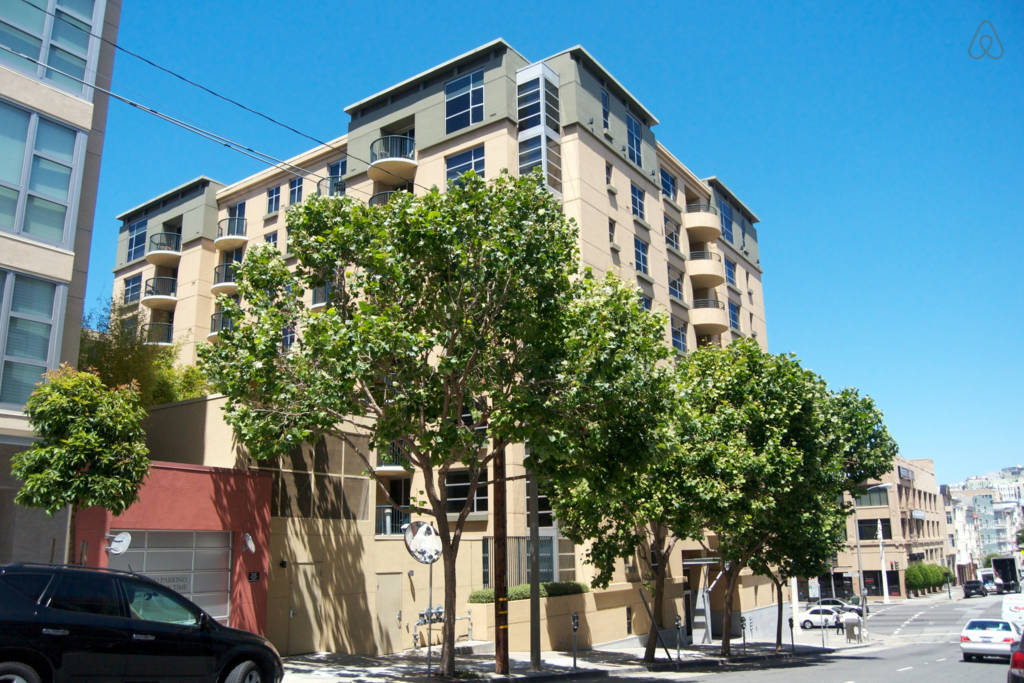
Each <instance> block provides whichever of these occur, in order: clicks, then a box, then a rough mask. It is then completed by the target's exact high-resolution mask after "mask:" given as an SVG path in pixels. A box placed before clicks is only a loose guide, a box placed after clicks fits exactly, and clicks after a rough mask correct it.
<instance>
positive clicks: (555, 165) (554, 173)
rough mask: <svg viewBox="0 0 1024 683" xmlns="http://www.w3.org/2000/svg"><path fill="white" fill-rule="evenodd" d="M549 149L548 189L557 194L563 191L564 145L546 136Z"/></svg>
mask: <svg viewBox="0 0 1024 683" xmlns="http://www.w3.org/2000/svg"><path fill="white" fill-rule="evenodd" d="M544 137H545V140H546V144H547V148H548V154H547V157H548V169H547V170H548V174H547V178H548V187H550V188H551V189H552V190H554V191H556V192H561V191H562V145H561V144H560V143H558V142H556V141H555V140H553V139H552V138H551V136H547V135H546V136H544Z"/></svg>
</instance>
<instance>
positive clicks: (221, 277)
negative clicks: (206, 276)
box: [210, 263, 238, 294]
mask: <svg viewBox="0 0 1024 683" xmlns="http://www.w3.org/2000/svg"><path fill="white" fill-rule="evenodd" d="M237 291H238V283H237V282H235V264H234V263H222V264H220V265H219V266H217V267H216V268H214V269H213V285H212V286H211V287H210V292H211V293H213V294H234V293H235V292H237Z"/></svg>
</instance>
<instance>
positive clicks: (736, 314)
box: [729, 301, 740, 330]
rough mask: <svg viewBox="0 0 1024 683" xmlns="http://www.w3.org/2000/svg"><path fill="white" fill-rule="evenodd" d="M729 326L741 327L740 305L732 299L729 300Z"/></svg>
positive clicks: (733, 327) (736, 328) (735, 328)
mask: <svg viewBox="0 0 1024 683" xmlns="http://www.w3.org/2000/svg"><path fill="white" fill-rule="evenodd" d="M729 327H731V328H732V329H734V330H738V329H740V307H739V305H738V304H735V303H733V302H732V301H730V302H729Z"/></svg>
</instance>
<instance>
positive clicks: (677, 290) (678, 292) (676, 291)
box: [668, 266, 683, 301]
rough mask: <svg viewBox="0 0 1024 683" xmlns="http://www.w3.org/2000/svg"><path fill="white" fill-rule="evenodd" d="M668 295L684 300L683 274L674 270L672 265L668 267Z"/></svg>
mask: <svg viewBox="0 0 1024 683" xmlns="http://www.w3.org/2000/svg"><path fill="white" fill-rule="evenodd" d="M668 295H669V296H674V297H675V298H677V299H679V300H680V301H682V299H683V276H682V275H681V274H679V273H673V272H672V266H669V267H668Z"/></svg>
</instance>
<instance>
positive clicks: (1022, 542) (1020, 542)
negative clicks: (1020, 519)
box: [1017, 529, 1024, 550]
mask: <svg viewBox="0 0 1024 683" xmlns="http://www.w3.org/2000/svg"><path fill="white" fill-rule="evenodd" d="M1017 548H1018V549H1019V550H1024V529H1018V530H1017Z"/></svg>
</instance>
